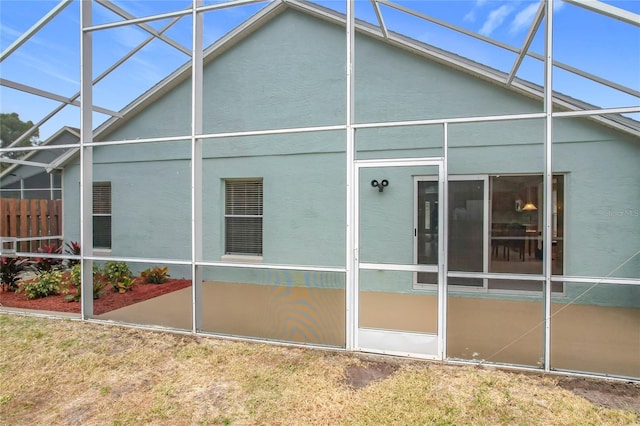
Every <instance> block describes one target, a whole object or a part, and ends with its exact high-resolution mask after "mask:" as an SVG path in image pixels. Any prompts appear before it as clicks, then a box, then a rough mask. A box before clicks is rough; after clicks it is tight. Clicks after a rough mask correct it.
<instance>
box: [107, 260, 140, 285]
mask: <svg viewBox="0 0 640 426" xmlns="http://www.w3.org/2000/svg"><path fill="white" fill-rule="evenodd" d="M104 275H105V277H106V278H107V280H108V281H109V283H110V284H111V286H112V287H113V291H116V292H118V293H125V292H126V291H128V290H131V287H133V285H134V284H135V283H136V280H135V279H134V278H132V277H131V269H129V266H128V265H127V264H126V263H125V262H107V263H105V265H104Z"/></svg>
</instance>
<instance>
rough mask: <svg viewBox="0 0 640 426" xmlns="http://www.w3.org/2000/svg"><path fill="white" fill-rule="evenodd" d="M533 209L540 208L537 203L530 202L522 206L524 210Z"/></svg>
mask: <svg viewBox="0 0 640 426" xmlns="http://www.w3.org/2000/svg"><path fill="white" fill-rule="evenodd" d="M532 210H538V208H537V207H536V205H535V204H533V203H531V202H529V203H527V204H525V205H524V206H523V207H522V211H525V212H530V211H532Z"/></svg>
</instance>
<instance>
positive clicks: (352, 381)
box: [344, 362, 399, 389]
mask: <svg viewBox="0 0 640 426" xmlns="http://www.w3.org/2000/svg"><path fill="white" fill-rule="evenodd" d="M398 368H399V366H398V365H395V364H390V363H386V362H367V363H364V364H358V365H350V366H348V367H347V368H346V369H345V377H344V382H345V384H346V385H347V386H349V387H351V388H353V389H360V388H364V387H365V386H367V385H369V383H371V382H374V381H378V380H384V379H386V378H387V377H389V376H390V375H392V374H393V373H395V372H396V371H397V370H398Z"/></svg>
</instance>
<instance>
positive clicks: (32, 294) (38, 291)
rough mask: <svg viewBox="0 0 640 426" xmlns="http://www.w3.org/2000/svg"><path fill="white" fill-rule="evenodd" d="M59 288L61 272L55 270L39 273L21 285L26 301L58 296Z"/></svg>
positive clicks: (60, 286)
mask: <svg viewBox="0 0 640 426" xmlns="http://www.w3.org/2000/svg"><path fill="white" fill-rule="evenodd" d="M61 288H62V272H60V271H56V270H52V271H43V272H40V273H39V274H38V276H37V277H36V278H35V279H33V280H30V281H25V283H24V284H23V285H22V290H23V291H24V294H25V296H27V299H39V298H41V297H47V296H53V295H56V294H60V291H61Z"/></svg>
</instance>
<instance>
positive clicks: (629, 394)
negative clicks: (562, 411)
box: [557, 377, 640, 414]
mask: <svg viewBox="0 0 640 426" xmlns="http://www.w3.org/2000/svg"><path fill="white" fill-rule="evenodd" d="M557 382H558V386H560V387H561V388H563V389H566V390H568V391H570V392H572V393H574V394H575V395H578V396H581V397H583V398H585V399H587V400H589V401H590V402H591V403H593V404H594V405H598V406H600V407H606V408H615V409H619V410H626V411H633V412H635V413H638V414H640V383H634V382H619V381H608V380H596V379H590V378H584V377H562V378H559V379H558V381H557Z"/></svg>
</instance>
